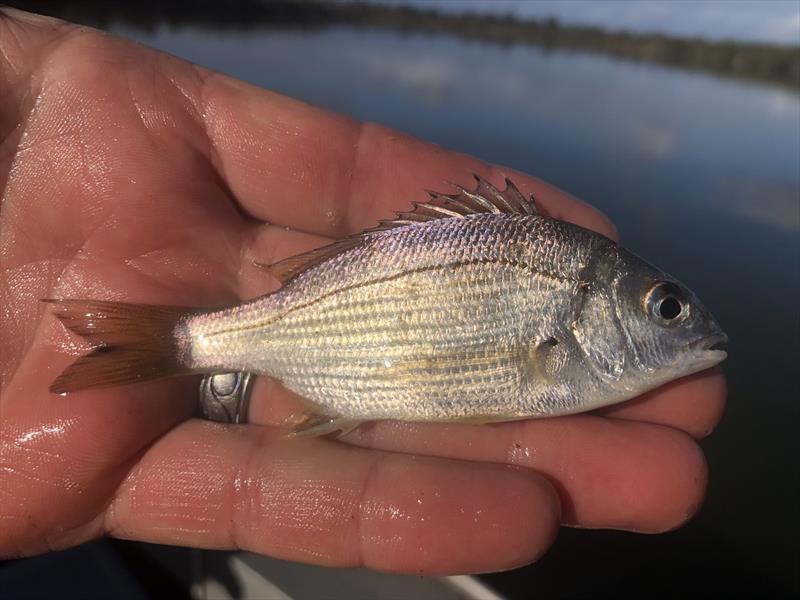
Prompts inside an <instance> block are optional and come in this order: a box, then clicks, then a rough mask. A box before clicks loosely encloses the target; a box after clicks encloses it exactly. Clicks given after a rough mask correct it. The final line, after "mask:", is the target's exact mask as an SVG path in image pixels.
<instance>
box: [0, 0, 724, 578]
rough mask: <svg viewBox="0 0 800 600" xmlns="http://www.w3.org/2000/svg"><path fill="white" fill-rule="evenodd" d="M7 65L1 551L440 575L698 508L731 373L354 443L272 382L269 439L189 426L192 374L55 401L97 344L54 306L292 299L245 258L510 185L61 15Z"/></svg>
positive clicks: (475, 167)
mask: <svg viewBox="0 0 800 600" xmlns="http://www.w3.org/2000/svg"><path fill="white" fill-rule="evenodd" d="M0 50H2V52H1V53H0V133H2V139H3V145H2V153H0V159H1V160H2V162H1V163H0V173H2V176H3V178H4V181H5V187H4V193H3V200H2V205H1V206H0V252H1V253H2V254H1V256H2V264H0V307H2V312H1V313H0V319H1V321H0V336H2V337H1V339H0V352H2V354H0V556H2V557H10V556H20V555H29V554H34V553H39V552H44V551H46V550H50V549H60V548H66V547H69V546H72V545H75V544H78V543H81V542H83V541H86V540H89V539H92V538H95V537H98V536H101V535H111V536H116V537H121V538H129V539H137V540H145V541H150V542H158V543H168V544H180V545H187V546H198V547H205V548H243V549H247V550H252V551H255V552H260V553H264V554H269V555H272V556H276V557H280V558H285V559H290V560H301V561H306V562H313V563H317V564H326V565H341V566H344V565H364V566H368V567H372V568H377V569H383V570H388V571H401V572H409V573H423V574H449V573H459V572H477V571H492V570H499V569H507V568H511V567H514V566H517V565H521V564H524V563H526V562H529V561H532V560H535V559H536V558H537V557H538V556H539V555H541V554H542V553H543V552H544V551H545V550H546V548H547V547H548V545H549V544H550V543H551V542H552V540H553V537H554V536H555V534H556V532H557V529H558V525H559V523H566V524H570V525H576V526H581V527H592V528H620V529H631V530H636V531H645V532H654V531H663V530H666V529H670V528H673V527H675V526H677V525H679V524H680V523H682V522H683V521H685V520H686V519H687V518H689V517H690V516H691V515H692V513H693V512H694V511H695V510H696V509H697V507H698V505H699V504H700V502H701V500H702V497H703V494H704V490H705V485H706V467H705V462H704V459H703V455H702V453H701V451H700V450H699V447H698V446H697V444H696V443H695V441H694V439H693V438H699V437H702V436H704V435H705V434H707V433H708V432H710V430H711V429H712V428H713V426H714V425H715V424H716V422H717V420H718V419H719V416H720V414H721V412H722V408H723V404H724V381H723V379H722V377H721V375H720V373H719V372H718V371H715V372H710V373H705V374H700V375H697V376H694V377H692V378H689V379H686V380H683V381H680V382H676V383H673V384H671V385H669V386H666V387H664V388H662V389H660V390H657V391H655V392H653V393H650V394H648V395H647V397H644V398H641V399H638V400H635V401H632V402H629V403H626V404H624V405H620V406H618V407H613V408H610V409H606V410H603V411H601V412H600V413H595V414H589V415H578V416H570V417H563V418H555V419H548V420H541V421H525V422H515V423H507V424H499V425H486V426H480V427H478V426H468V425H447V426H443V425H430V424H402V423H378V424H374V425H367V426H364V427H362V428H361V429H359V430H357V431H355V432H353V433H351V434H350V435H349V436H347V437H346V438H345V441H346V442H347V443H342V442H339V441H332V440H329V439H310V440H302V439H286V438H284V437H283V432H282V431H280V430H279V429H276V428H274V427H271V426H268V425H270V424H271V423H275V422H279V421H280V420H281V419H282V415H283V414H285V412H286V411H287V410H289V407H290V406H291V404H292V402H293V399H292V398H290V397H289V395H288V394H287V393H286V392H285V391H284V390H282V389H281V388H280V386H278V385H277V384H274V383H270V382H269V381H267V380H263V378H262V380H260V381H259V383H258V384H257V385H256V389H255V390H254V396H253V401H252V406H251V413H250V419H251V421H252V422H253V423H257V424H261V425H267V426H258V425H248V426H225V425H221V424H216V423H211V422H206V421H202V420H198V419H194V418H192V415H193V413H194V407H195V404H196V402H197V388H196V383H197V382H196V380H193V379H175V380H165V381H157V382H150V383H142V384H138V385H134V386H126V387H120V388H114V389H105V390H89V391H84V392H80V393H74V394H70V395H69V396H68V397H59V396H57V395H54V394H51V393H50V392H48V389H47V388H48V385H49V384H50V383H51V382H52V381H53V379H55V377H56V376H57V375H58V374H59V373H61V371H62V370H63V369H64V367H66V365H67V364H69V363H70V362H71V361H72V360H74V358H75V356H76V355H79V354H82V353H84V352H85V351H86V346H85V345H83V344H82V342H80V340H77V339H76V337H75V336H73V335H72V334H70V333H69V332H67V331H66V330H65V329H64V328H63V327H62V326H61V325H60V323H59V322H58V321H57V320H56V319H54V318H53V317H52V316H50V315H49V314H48V308H47V306H46V305H44V304H42V303H41V302H39V299H41V298H48V297H61V298H94V299H106V300H120V301H128V302H143V303H156V304H174V305H190V306H220V305H225V304H230V303H233V302H236V301H239V300H240V299H245V298H251V297H254V296H257V295H260V294H262V293H266V292H268V291H270V290H271V289H274V287H275V286H276V282H275V281H272V280H270V279H269V278H268V276H267V275H266V274H265V273H264V272H263V271H260V270H258V269H256V268H254V267H253V266H252V264H251V263H252V261H253V260H257V261H259V262H273V261H274V260H277V259H280V258H284V257H286V256H289V255H292V254H296V253H298V252H300V251H303V250H307V249H309V248H311V247H314V246H317V245H320V244H322V243H324V242H326V241H329V240H330V239H331V238H336V237H341V236H343V235H345V234H348V233H352V232H356V231H359V230H360V229H362V228H364V227H367V226H370V225H372V224H374V223H375V221H376V220H377V219H378V218H385V217H388V216H391V214H392V211H394V210H400V209H404V208H407V207H408V206H409V202H410V201H411V200H414V199H416V200H422V199H424V195H423V193H422V192H421V190H423V189H425V188H434V189H440V188H441V185H442V182H443V181H445V180H455V181H459V182H461V183H467V182H468V176H469V174H470V173H472V172H476V173H480V174H482V175H484V176H486V177H487V178H488V179H490V180H492V181H494V182H495V183H500V182H501V181H502V177H503V176H504V175H506V174H507V173H508V172H507V171H505V170H503V169H501V168H499V167H491V166H488V165H485V164H482V163H480V162H479V161H476V160H474V159H472V158H469V157H465V156H462V155H458V154H454V153H452V152H448V151H446V150H443V149H440V148H437V147H435V146H431V145H428V144H425V143H422V142H419V141H417V140H413V139H410V138H408V137H405V136H403V135H401V134H398V133H395V132H392V131H389V130H386V129H384V128H381V127H378V126H375V125H369V124H360V123H357V122H355V121H353V120H350V119H347V118H345V117H342V116H338V115H333V114H330V113H327V112H324V111H321V110H318V109H315V108H312V107H309V106H307V105H305V104H302V103H299V102H296V101H294V100H291V99H288V98H285V97H282V96H279V95H276V94H272V93H270V92H266V91H264V90H260V89H258V88H254V87H252V86H249V85H246V84H244V83H242V82H238V81H235V80H232V79H230V78H227V77H224V76H221V75H218V74H214V73H210V72H208V71H205V70H203V69H200V68H197V67H194V66H192V65H189V64H188V63H186V62H184V61H181V60H178V59H175V58H173V57H169V56H167V55H164V54H161V53H158V52H155V51H152V50H149V49H146V48H143V47H141V46H137V45H135V44H131V43H129V42H125V41H122V40H120V39H116V38H114V37H111V36H108V35H105V34H102V33H100V32H97V31H94V30H90V29H86V28H82V27H75V26H71V25H67V24H63V23H61V22H58V21H55V20H51V19H45V18H40V17H34V16H32V15H28V14H25V13H18V12H16V11H6V15H5V16H3V17H0ZM512 178H513V180H514V181H515V182H516V183H517V184H518V185H519V187H520V188H521V189H522V191H523V192H525V193H527V192H534V193H535V195H536V196H537V199H538V200H539V202H540V204H541V205H542V206H543V207H544V209H545V210H546V211H547V212H548V213H549V214H551V215H552V216H555V217H558V218H563V219H566V220H570V221H574V222H576V223H579V224H581V225H584V226H587V227H591V228H594V229H596V230H598V231H601V232H603V233H606V234H607V235H612V236H613V235H614V230H613V228H612V227H611V225H610V224H609V223H608V222H607V221H606V220H605V218H603V217H602V216H601V215H599V213H597V212H596V211H594V210H593V209H591V208H589V207H588V206H586V205H583V204H581V203H580V202H578V201H576V200H574V199H573V198H571V197H569V196H568V195H566V194H564V193H562V192H560V191H558V190H556V189H554V188H552V187H550V186H548V185H546V184H544V183H543V182H541V181H538V180H535V179H532V178H530V177H526V176H524V175H520V174H516V173H515V174H512ZM287 227H288V228H290V229H291V230H287Z"/></svg>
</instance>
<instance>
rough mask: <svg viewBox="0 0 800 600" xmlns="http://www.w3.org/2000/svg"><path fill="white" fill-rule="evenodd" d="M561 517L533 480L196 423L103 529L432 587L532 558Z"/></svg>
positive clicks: (162, 453)
mask: <svg viewBox="0 0 800 600" xmlns="http://www.w3.org/2000/svg"><path fill="white" fill-rule="evenodd" d="M558 517H559V506H558V500H557V496H556V494H555V493H554V492H553V490H552V488H551V487H550V485H549V484H548V483H547V481H546V480H544V479H542V478H540V477H537V476H535V475H533V474H532V473H530V472H526V471H524V470H517V469H510V468H507V467H504V466H498V465H487V464H470V463H463V462H458V461H449V460H443V459H436V458H426V457H414V456H407V455H394V454H387V453H382V452H376V451H369V450H364V449H357V448H353V447H348V446H347V445H344V444H339V443H335V442H331V441H328V440H324V439H315V440H288V441H287V440H285V439H282V438H281V437H280V436H279V435H278V434H277V433H276V432H275V431H274V430H271V429H269V428H259V427H230V426H221V425H216V424H212V423H208V422H202V421H189V422H186V423H184V424H183V425H181V426H180V427H179V428H177V429H175V430H173V431H172V432H171V433H170V434H169V435H167V436H166V437H164V438H162V439H161V440H159V441H158V442H157V443H156V444H155V445H154V446H153V447H152V448H151V450H150V451H149V452H148V453H147V454H146V455H145V456H144V457H143V458H142V460H141V462H140V463H139V465H138V466H137V467H136V468H135V469H134V470H133V471H132V472H131V474H130V475H129V477H128V478H127V479H126V481H125V482H124V483H123V485H122V486H121V488H120V489H119V492H118V495H117V497H116V499H115V500H114V502H113V503H112V505H111V506H110V508H109V510H108V513H107V518H106V527H107V531H108V532H109V533H110V534H112V535H114V536H117V537H124V538H131V539H139V540H146V541H150V542H157V543H169V544H181V545H188V546H200V547H207V548H243V549H247V550H251V551H255V552H260V553H264V554H269V555H271V556H275V557H278V558H284V559H289V560H300V561H305V562H314V563H317V564H323V565H334V566H356V565H364V566H368V567H371V568H375V569H381V570H386V571H399V572H407V573H417V574H426V575H430V574H448V573H464V572H476V571H489V570H496V569H507V568H511V567H514V566H517V565H520V564H523V563H527V562H530V561H532V560H535V559H536V557H538V556H539V555H540V554H541V553H542V552H543V551H544V550H545V548H546V547H547V546H548V545H549V544H550V543H551V541H552V539H553V537H554V535H555V533H556V530H557V522H558Z"/></svg>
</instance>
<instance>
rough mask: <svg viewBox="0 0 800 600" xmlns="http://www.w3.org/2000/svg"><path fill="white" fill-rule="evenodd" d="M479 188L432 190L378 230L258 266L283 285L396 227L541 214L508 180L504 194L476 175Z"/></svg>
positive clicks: (368, 231) (459, 187) (533, 202)
mask: <svg viewBox="0 0 800 600" xmlns="http://www.w3.org/2000/svg"><path fill="white" fill-rule="evenodd" d="M473 177H474V178H475V181H477V183H478V185H477V187H476V188H475V189H474V190H468V189H466V188H464V187H461V186H460V185H457V184H455V183H452V184H451V185H452V186H453V187H455V188H456V189H457V190H458V193H456V194H440V193H439V192H432V191H428V195H429V196H430V199H429V200H428V201H427V202H414V203H413V205H414V209H413V210H411V211H408V212H400V213H397V217H395V218H394V219H388V220H383V221H379V222H378V225H377V226H376V227H373V228H371V229H365V230H364V231H362V232H361V233H358V234H356V235H352V236H350V237H346V238H344V239H341V240H339V241H337V242H334V243H332V244H329V245H327V246H323V247H322V248H317V249H316V250H311V251H310V252H306V253H304V254H298V255H297V256H292V257H290V258H286V259H284V260H281V261H278V262H276V263H273V264H271V265H265V264H260V263H254V264H255V265H256V266H257V267H261V268H264V269H266V270H268V271H269V272H270V273H271V274H272V275H274V276H275V277H277V278H278V280H280V282H281V283H282V284H286V283H287V282H288V281H289V280H291V279H293V278H295V277H297V275H299V274H300V273H302V272H303V271H305V270H306V269H308V268H310V267H313V266H314V265H318V264H319V263H321V262H324V261H326V260H327V259H329V258H331V257H333V256H335V255H337V254H339V253H341V252H345V251H346V250H350V249H351V248H355V247H356V246H358V245H360V244H361V243H363V242H364V241H365V240H366V239H367V238H368V237H369V236H370V235H372V234H374V233H378V232H381V231H387V230H389V229H395V228H396V227H403V226H405V225H412V224H414V223H426V222H428V221H434V220H438V219H452V218H458V219H463V218H464V217H467V216H469V215H474V214H480V213H495V214H503V213H505V214H514V213H516V214H523V215H536V214H539V212H538V210H537V208H536V201H535V200H534V198H533V195H531V197H530V199H527V198H525V196H523V195H522V193H521V192H520V191H519V190H518V189H517V186H515V185H514V183H513V182H512V181H511V180H510V179H509V178H508V177H506V189H504V190H502V191H500V190H498V189H497V188H496V187H495V186H493V185H492V184H491V183H489V182H488V181H486V180H485V179H484V178H483V177H481V176H480V175H473Z"/></svg>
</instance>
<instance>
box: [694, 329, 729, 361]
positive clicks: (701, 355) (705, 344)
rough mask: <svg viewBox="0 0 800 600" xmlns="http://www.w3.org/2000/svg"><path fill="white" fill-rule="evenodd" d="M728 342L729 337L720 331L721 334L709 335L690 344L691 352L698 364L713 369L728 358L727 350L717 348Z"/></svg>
mask: <svg viewBox="0 0 800 600" xmlns="http://www.w3.org/2000/svg"><path fill="white" fill-rule="evenodd" d="M727 342H728V336H727V335H725V333H723V332H721V331H720V332H719V333H716V334H714V335H709V336H707V337H704V338H702V339H700V340H697V341H694V342H692V343H690V344H689V350H690V351H691V353H692V354H693V355H694V357H695V360H696V361H697V362H698V363H701V364H703V365H707V366H706V368H708V367H713V366H714V365H716V364H719V363H721V362H722V361H723V360H725V359H726V358H727V357H728V353H727V352H726V351H725V350H722V349H721V348H718V347H717V346H721V345H722V344H726V343H727Z"/></svg>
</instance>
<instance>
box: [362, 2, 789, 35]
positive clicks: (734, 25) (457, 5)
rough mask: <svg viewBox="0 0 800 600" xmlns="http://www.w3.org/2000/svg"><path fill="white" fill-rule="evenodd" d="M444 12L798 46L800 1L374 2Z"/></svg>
mask: <svg viewBox="0 0 800 600" xmlns="http://www.w3.org/2000/svg"><path fill="white" fill-rule="evenodd" d="M371 1H372V2H376V3H381V4H393V5H413V6H419V7H426V8H435V9H437V10H443V11H453V12H463V11H473V12H484V13H486V12H488V13H495V14H509V13H511V14H514V15H516V16H518V17H527V18H536V19H542V18H549V17H556V18H557V19H558V20H559V21H560V22H561V23H564V24H575V25H596V26H599V27H602V28H604V29H609V30H615V31H616V30H623V29H624V30H628V31H634V32H660V33H667V34H671V35H676V36H681V37H693V36H700V37H704V38H707V39H712V40H720V39H733V40H738V41H757V42H768V43H773V44H783V45H786V44H792V45H797V44H800V0H371Z"/></svg>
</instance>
